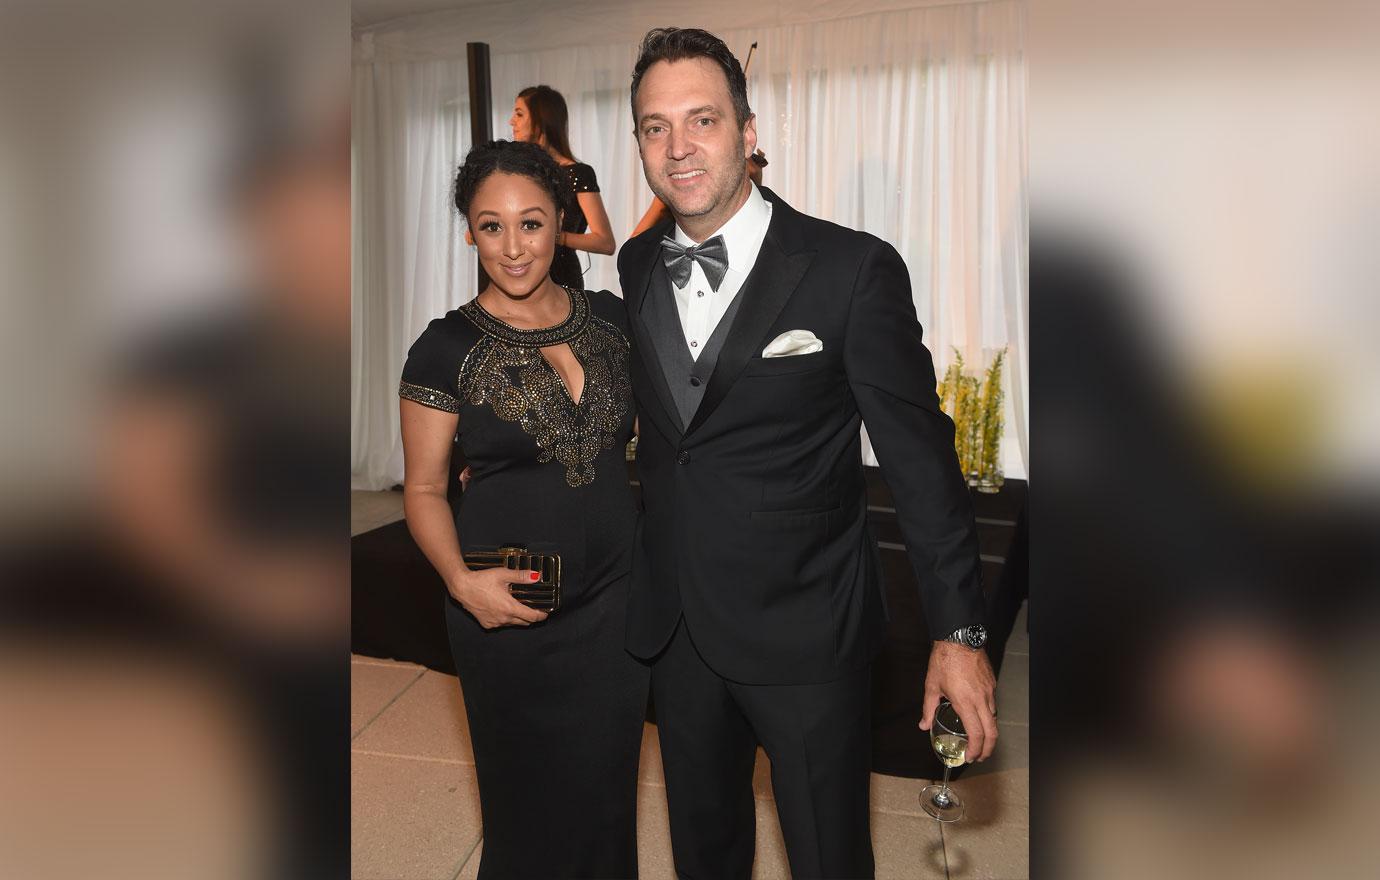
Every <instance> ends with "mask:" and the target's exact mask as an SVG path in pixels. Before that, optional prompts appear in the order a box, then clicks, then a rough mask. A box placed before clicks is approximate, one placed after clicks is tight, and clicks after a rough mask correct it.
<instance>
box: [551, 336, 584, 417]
mask: <svg viewBox="0 0 1380 880" xmlns="http://www.w3.org/2000/svg"><path fill="white" fill-rule="evenodd" d="M541 356H542V357H543V358H545V359H546V363H547V364H548V365H549V366H550V367H551V369H553V370H555V371H556V375H557V376H559V377H560V379H561V384H562V385H563V386H565V394H566V397H569V398H570V402H571V403H573V404H575V405H576V406H579V405H580V399H581V398H583V397H584V394H585V367H584V364H582V363H580V359H579V358H577V357H576V356H575V352H573V351H571V350H570V346H569V345H568V344H566V343H561V344H560V345H551V346H547V347H546V348H543V349H541Z"/></svg>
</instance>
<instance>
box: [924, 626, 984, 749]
mask: <svg viewBox="0 0 1380 880" xmlns="http://www.w3.org/2000/svg"><path fill="white" fill-rule="evenodd" d="M996 689H997V679H996V676H994V675H993V674H992V664H991V663H988V662H987V652H986V651H983V650H981V649H975V648H967V647H964V646H963V645H956V644H954V643H953V642H935V643H934V648H933V649H932V650H931V651H930V668H929V672H928V673H927V674H926V675H925V702H924V713H923V715H922V717H921V718H920V729H921V730H929V729H930V725H932V724H934V712H935V710H936V709H937V708H939V698H940V697H947V698H948V700H949V702H950V703H953V706H954V710H955V711H957V712H958V717H959V719H960V720H962V722H963V729H964V730H965V731H967V733H968V761H969V762H970V763H976V762H978V761H984V760H986V759H987V756H988V755H990V754H992V749H993V748H995V747H996V745H997V696H996Z"/></svg>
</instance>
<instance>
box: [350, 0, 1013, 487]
mask: <svg viewBox="0 0 1380 880" xmlns="http://www.w3.org/2000/svg"><path fill="white" fill-rule="evenodd" d="M606 5H607V4H606ZM879 5H880V6H886V7H891V6H896V5H919V4H904V3H900V2H899V0H892V2H889V3H886V2H883V3H872V4H869V3H866V2H861V3H853V4H849V5H848V9H849V10H850V11H852V12H854V14H853V15H852V17H846V18H839V17H837V12H838V7H837V6H834V7H828V6H819V7H817V9H818V12H817V13H816V14H817V16H818V17H819V18H821V19H823V18H825V17H826V15H829V16H831V17H830V18H829V20H816V21H804V22H801V21H798V20H792V19H796V18H798V16H799V15H800V12H799V8H798V7H797V8H796V10H795V11H794V13H793V15H791V16H789V17H788V16H787V15H786V14H785V13H781V14H778V15H776V17H775V18H774V19H773V22H774V23H771V24H768V25H765V26H764V25H763V24H762V23H761V22H748V21H744V22H743V24H744V25H745V26H744V27H741V28H736V29H733V28H729V27H725V26H722V25H720V26H717V27H716V26H715V24H714V23H713V22H707V21H704V20H703V18H704V16H703V15H698V14H697V18H698V19H699V20H696V21H684V16H679V17H678V16H676V15H673V14H668V16H667V17H665V18H663V19H662V20H663V21H677V20H680V21H681V23H683V24H687V25H688V24H693V25H696V26H703V27H707V28H709V29H711V30H714V32H715V33H717V34H719V36H721V37H723V38H724V39H725V40H726V41H727V42H728V44H729V46H730V47H732V48H733V49H734V50H735V51H736V52H738V54H739V57H740V58H743V57H745V56H746V52H747V47H748V46H749V45H750V44H751V43H752V42H753V41H754V40H755V41H757V42H758V49H757V52H756V53H755V54H754V56H753V61H752V67H751V70H750V71H749V83H748V90H749V91H748V96H749V100H750V102H751V104H752V107H753V110H754V112H755V113H756V114H757V132H758V144H759V146H760V147H761V148H762V149H763V150H764V151H765V152H766V154H767V157H768V159H769V160H770V165H769V166H768V167H767V169H766V172H765V183H766V185H767V186H768V187H770V188H771V189H773V190H774V191H775V192H776V193H777V194H778V195H780V196H781V197H783V198H784V199H786V200H787V201H788V202H790V203H791V204H792V205H794V206H795V207H796V208H798V209H800V210H802V211H804V212H806V213H808V214H813V215H815V216H818V217H823V218H825V219H828V220H832V221H834V222H836V223H840V224H843V225H845V226H850V227H853V228H857V229H863V230H866V231H868V232H871V233H873V234H875V235H877V236H879V237H881V238H883V239H886V240H887V241H889V242H891V243H892V244H893V245H895V247H896V248H897V250H898V251H899V252H900V254H901V256H902V257H903V258H904V259H905V261H906V264H907V265H908V266H909V267H910V272H911V283H912V286H913V294H914V299H915V305H916V310H917V312H918V314H919V316H920V321H921V323H922V324H923V325H924V327H925V331H926V338H927V340H928V343H929V345H930V348H931V350H932V351H933V352H934V354H935V359H936V364H937V366H938V367H939V368H940V369H942V367H943V366H944V365H945V364H947V363H948V362H949V361H950V360H951V359H952V351H953V349H955V348H957V349H958V350H959V351H961V352H963V354H964V358H965V360H966V361H967V362H968V363H969V364H974V365H977V364H982V365H985V364H986V363H988V362H990V360H991V357H992V355H993V354H994V353H995V352H996V351H998V350H1000V349H1001V348H1002V347H1003V346H1005V347H1007V348H1008V350H1009V354H1008V363H1009V367H1008V371H1007V390H1008V395H1007V401H1008V403H1007V414H1006V416H1007V417H1006V425H1007V428H1006V442H1005V444H1004V445H1005V455H1004V458H1005V469H1006V473H1007V475H1008V476H1015V477H1023V476H1025V475H1026V473H1027V465H1026V461H1027V460H1028V457H1027V450H1028V439H1027V425H1028V387H1029V384H1028V377H1027V363H1028V353H1027V315H1028V301H1027V293H1026V254H1027V234H1026V229H1027V213H1026V135H1025V67H1024V56H1023V42H1024V30H1025V8H1024V4H1023V3H1022V2H1018V0H993V2H974V3H958V4H953V5H944V6H922V7H921V8H915V9H899V10H896V9H889V10H888V11H881V12H871V13H867V12H866V10H867V9H869V8H871V9H876V8H878V6H879ZM579 7H580V4H578V3H577V4H575V8H576V9H578V8H579ZM513 9H516V7H513ZM725 9H727V7H726V8H725ZM826 10H829V12H828V13H826ZM860 12H861V13H864V14H857V13H860ZM488 14H489V15H490V16H492V15H493V13H488ZM511 14H512V15H524V14H525V15H526V18H525V19H522V20H520V22H521V23H523V29H522V30H520V34H521V41H522V42H523V44H524V45H532V44H533V41H534V40H539V39H540V38H541V35H542V32H543V31H544V30H550V31H551V33H550V35H549V36H548V39H549V42H550V43H551V44H559V43H560V42H561V40H560V34H561V33H562V30H561V25H562V23H564V25H565V26H564V31H563V32H564V33H569V34H579V33H581V30H580V28H581V27H587V26H588V23H587V22H585V23H583V24H582V23H580V22H572V21H570V20H568V19H556V20H553V21H552V22H549V23H548V22H544V20H543V19H544V17H545V13H543V12H542V11H541V10H540V9H539V8H538V9H537V10H531V9H528V10H526V12H525V13H519V12H516V11H514V12H513V13H511ZM723 17H727V18H730V19H731V16H730V15H729V14H728V12H727V11H725V16H723ZM743 17H744V16H743V15H742V14H739V15H738V19H739V20H741V19H743ZM760 17H761V16H760V15H758V16H757V18H760ZM469 22H470V25H471V27H470V28H468V29H467V28H466V26H465V22H463V21H461V20H459V19H455V18H451V17H442V18H438V17H436V16H427V17H424V19H420V20H418V21H417V22H415V23H414V24H413V25H412V26H411V27H409V26H408V24H407V22H399V23H390V24H389V25H387V26H386V27H381V28H380V29H378V30H377V31H376V32H367V33H364V34H361V35H359V36H358V37H357V43H356V64H355V68H354V113H355V117H354V131H355V184H356V189H355V192H356V196H355V230H354V245H355V280H354V309H355V339H354V343H355V349H354V362H353V375H352V390H353V400H354V409H353V413H352V417H353V424H352V431H353V434H352V441H353V462H352V465H353V473H354V477H353V483H354V486H355V487H356V488H382V487H387V486H390V485H393V484H395V483H397V482H399V481H400V480H401V478H402V453H401V441H400V438H399V436H398V425H397V397H396V386H397V382H398V377H399V374H400V372H401V369H402V362H403V359H404V357H405V355H406V351H407V347H408V346H409V345H410V344H411V342H412V340H413V339H415V338H416V337H417V335H418V334H419V333H421V331H422V329H423V328H424V327H425V326H426V322H427V321H428V320H430V319H431V318H433V317H435V316H438V315H441V314H444V313H445V312H446V311H448V310H449V309H453V308H455V307H457V306H459V305H460V304H462V303H463V302H465V301H467V300H468V299H470V298H471V297H472V296H473V295H474V293H475V291H474V290H473V289H472V287H473V283H474V282H473V277H472V264H473V260H472V258H471V257H470V254H469V249H468V248H466V247H465V245H464V244H463V238H462V237H463V233H464V230H463V224H462V223H461V222H460V221H459V218H457V217H456V216H455V211H454V208H453V207H452V206H451V204H450V198H451V185H452V181H453V178H454V173H455V169H456V167H457V166H458V164H459V163H460V162H461V161H462V159H463V157H464V154H465V151H466V150H467V149H468V148H469V146H470V144H469V142H468V141H469V107H468V86H467V82H466V65H465V46H464V44H465V42H466V41H467V40H489V41H491V51H492V52H493V56H492V72H493V97H494V103H495V114H494V119H493V127H494V133H495V134H496V135H497V136H499V137H506V136H509V130H508V128H507V120H508V116H509V111H510V108H511V102H512V99H513V97H514V96H515V95H516V94H517V92H518V91H519V90H520V89H522V88H523V87H525V86H529V85H535V84H538V83H545V84H547V85H550V86H552V87H554V88H556V89H558V90H560V91H561V93H562V94H564V95H565V97H566V100H567V102H568V104H569V106H570V123H571V126H570V127H571V146H572V148H573V149H574V151H575V153H576V155H577V157H578V158H580V159H581V160H582V161H585V162H588V163H590V164H591V165H592V166H594V169H595V171H596V173H597V175H598V178H599V183H600V186H601V188H602V190H603V193H602V196H603V200H604V204H605V206H606V207H607V209H608V213H609V218H610V220H611V221H612V224H613V229H614V235H615V237H616V238H617V239H618V241H619V243H620V244H621V243H622V242H623V241H624V240H625V239H626V237H627V233H628V232H629V231H630V230H631V229H632V227H633V226H634V225H635V224H636V223H637V221H638V219H639V218H640V217H641V216H642V213H643V211H644V210H645V209H646V207H647V204H648V202H649V201H650V199H651V192H650V190H649V189H648V188H647V185H646V182H645V180H644V179H643V176H642V171H641V165H640V162H639V160H638V156H637V147H636V143H635V142H634V140H633V137H632V119H631V111H630V109H629V103H628V102H629V79H630V76H631V72H632V67H633V63H634V61H635V60H636V48H637V46H636V44H637V41H638V38H639V37H640V36H641V34H642V32H643V31H644V30H645V27H643V25H642V23H641V22H640V21H638V22H626V21H625V22H623V23H622V24H620V25H619V26H618V27H617V28H605V30H606V31H608V32H609V33H613V34H614V35H615V36H618V37H620V38H621V39H620V41H618V42H613V43H609V44H604V45H597V46H589V45H579V46H560V45H556V46H555V47H554V48H531V49H528V50H525V51H521V52H504V51H503V49H504V45H505V44H504V43H500V42H498V41H497V40H496V36H502V35H504V34H505V33H506V32H505V31H504V27H510V28H511V27H512V26H510V25H508V24H507V23H506V22H499V23H496V22H497V20H495V19H491V20H476V19H474V18H473V17H471V18H470V20H469ZM651 23H652V24H655V23H657V22H656V21H652V22H651ZM499 24H503V27H500V26H499ZM746 25H751V26H750V27H748V26H746ZM448 28H449V30H447V29H448ZM534 29H535V30H534ZM513 33H514V34H515V35H516V34H517V33H519V31H518V30H516V29H514V30H513ZM447 47H449V48H447ZM447 54H448V55H449V57H437V56H443V55H447ZM581 256H582V259H583V261H584V263H585V264H586V265H588V266H589V267H590V268H589V271H588V272H587V274H586V276H585V281H586V286H588V287H590V288H592V289H601V288H606V289H609V290H613V291H615V292H618V278H617V269H616V262H615V258H614V257H604V256H594V257H590V256H589V255H585V254H582V255H581ZM868 455H869V460H870V452H869V453H868Z"/></svg>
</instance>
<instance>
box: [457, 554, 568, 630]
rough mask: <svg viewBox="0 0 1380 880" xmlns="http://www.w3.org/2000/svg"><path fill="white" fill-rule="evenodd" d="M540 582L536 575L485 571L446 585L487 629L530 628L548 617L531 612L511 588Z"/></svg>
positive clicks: (524, 572) (504, 569)
mask: <svg viewBox="0 0 1380 880" xmlns="http://www.w3.org/2000/svg"><path fill="white" fill-rule="evenodd" d="M540 579H541V575H539V574H538V573H537V572H535V571H527V570H519V571H513V570H512V569H510V568H486V569H482V570H480V571H467V572H465V573H464V574H462V575H461V576H460V577H459V578H458V579H457V580H456V582H455V583H448V584H446V589H447V590H449V591H450V595H451V597H452V598H454V599H455V601H457V602H459V603H460V604H461V605H463V606H465V610H466V611H468V612H469V613H470V614H473V615H474V619H475V620H477V621H479V625H480V626H482V627H484V628H485V629H496V628H498V627H500V626H531V625H532V624H534V623H541V622H542V621H543V620H545V619H546V617H547V613H546V612H545V611H538V610H537V609H535V608H528V607H527V606H526V605H524V604H522V603H521V602H519V601H518V600H516V599H514V598H513V596H512V593H511V592H510V591H509V589H508V585H509V584H512V583H536V582H537V581H538V580H540Z"/></svg>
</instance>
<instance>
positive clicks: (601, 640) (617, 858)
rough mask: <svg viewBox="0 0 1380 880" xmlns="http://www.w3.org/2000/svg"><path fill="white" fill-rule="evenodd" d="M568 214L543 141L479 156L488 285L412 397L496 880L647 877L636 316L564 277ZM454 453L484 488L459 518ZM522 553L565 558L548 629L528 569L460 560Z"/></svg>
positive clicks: (441, 339)
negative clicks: (634, 640) (521, 595)
mask: <svg viewBox="0 0 1380 880" xmlns="http://www.w3.org/2000/svg"><path fill="white" fill-rule="evenodd" d="M572 201H573V199H572V197H571V195H570V191H569V189H568V187H567V186H566V174H565V172H564V170H563V169H562V168H560V167H559V166H558V165H557V164H556V163H555V161H553V160H552V158H551V157H550V156H549V155H548V154H547V152H546V151H544V150H542V149H541V148H539V147H538V146H536V145H535V144H530V143H514V142H511V141H493V142H491V143H488V144H480V145H479V146H476V147H475V148H474V149H472V150H470V153H469V155H468V156H467V157H466V158H465V164H464V165H463V166H462V167H461V168H460V173H459V175H458V176H457V178H456V181H455V206H456V208H457V209H458V210H459V212H460V214H461V216H463V217H464V218H465V220H466V223H467V224H468V226H469V231H470V234H471V235H472V236H473V239H474V244H475V247H476V248H477V250H478V251H479V262H480V265H482V266H483V267H484V270H485V272H487V273H488V276H489V278H490V283H489V285H488V286H487V287H486V288H485V289H484V290H482V291H481V292H480V293H479V296H478V297H477V298H476V299H474V300H471V301H470V302H468V303H466V304H465V305H463V306H461V307H460V308H458V309H455V310H454V311H452V312H450V313H448V314H446V315H445V316H444V317H440V318H437V319H435V320H433V321H432V322H431V323H430V324H429V325H428V326H427V329H426V330H425V331H424V332H423V333H422V335H421V336H420V337H419V338H418V339H417V341H416V342H415V343H414V344H413V345H412V348H411V350H410V351H409V352H408V356H407V363H406V364H405V365H404V367H403V372H402V384H401V386H400V388H399V394H400V396H401V397H402V402H401V418H402V438H403V461H404V474H405V476H404V481H403V508H404V510H405V511H406V515H407V526H408V528H409V529H410V530H411V532H412V536H413V538H414V539H415V540H416V542H417V546H418V547H420V548H421V550H422V552H423V553H425V554H426V557H427V559H428V560H430V561H431V564H432V565H433V566H435V568H436V571H437V572H438V573H440V575H441V577H442V579H443V580H444V582H445V584H446V589H447V591H448V592H449V594H450V599H451V601H448V602H447V603H446V608H445V620H446V629H447V633H448V634H449V636H450V644H451V651H452V653H453V654H454V657H455V668H456V670H457V671H458V673H459V677H460V685H461V691H462V693H463V695H464V699H465V710H466V714H467V715H468V716H469V728H470V741H471V743H472V744H473V747H474V762H475V771H476V773H477V775H478V778H479V801H480V809H481V811H482V814H483V822H484V849H483V854H482V856H481V857H480V865H479V877H480V878H482V880H491V878H575V877H590V878H592V877H601V878H627V877H636V876H637V827H636V826H637V823H636V819H635V807H636V802H637V761H638V752H639V749H640V746H641V742H642V719H643V717H644V712H645V710H646V706H647V683H648V670H647V668H646V667H645V666H643V665H642V664H641V663H639V662H637V661H636V660H634V659H633V658H632V657H631V656H630V655H629V654H628V653H627V652H626V651H624V650H623V631H624V623H625V614H626V607H627V603H628V572H629V569H630V567H631V557H632V544H633V532H634V529H635V527H636V523H637V508H636V505H635V501H634V497H633V492H632V487H631V486H629V484H628V471H627V463H626V461H625V460H624V453H623V449H624V447H625V446H626V445H627V442H628V440H629V439H630V438H631V437H632V433H633V417H634V411H633V398H632V385H631V382H630V380H629V378H628V350H629V349H628V330H627V318H626V316H625V314H624V312H623V301H622V300H621V299H619V298H618V297H616V296H614V295H613V294H612V293H609V292H608V291H606V290H605V291H595V292H589V291H585V290H582V289H580V288H578V287H571V288H566V287H561V286H559V285H557V284H556V283H554V281H552V279H551V277H550V269H551V262H552V257H553V256H554V254H555V252H556V237H557V230H558V229H560V228H561V220H562V215H563V214H565V213H566V212H568V211H569V210H570V202H572ZM457 438H458V442H459V448H460V450H461V452H462V453H463V454H464V457H465V460H466V461H467V462H468V463H469V467H470V469H471V473H472V476H471V479H470V481H469V485H468V488H467V489H466V491H465V496H464V503H463V504H460V505H458V506H457V507H455V508H452V506H451V504H450V503H449V501H448V500H447V493H446V488H447V483H448V482H449V480H450V473H451V471H450V456H451V450H452V447H453V445H454V443H455V441H456V439H457ZM511 543H521V544H525V545H526V546H527V547H528V548H529V549H530V550H532V551H534V552H537V553H558V554H559V555H560V557H561V568H562V571H561V604H560V607H559V608H558V609H557V610H555V611H552V612H551V613H550V614H549V616H548V614H547V613H546V612H543V611H538V610H535V609H533V608H530V607H528V606H526V605H524V604H522V603H520V602H518V601H517V599H515V598H514V597H513V596H512V595H511V593H510V584H512V583H514V582H519V583H520V582H523V581H525V580H527V579H528V578H531V579H532V580H535V578H532V573H531V572H528V571H511V570H508V569H503V568H490V569H478V570H471V569H470V568H469V567H468V566H467V565H466V564H465V561H464V557H463V554H462V548H464V549H465V550H480V549H493V548H496V547H498V546H501V545H504V544H511ZM527 582H528V583H529V585H530V581H527Z"/></svg>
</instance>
